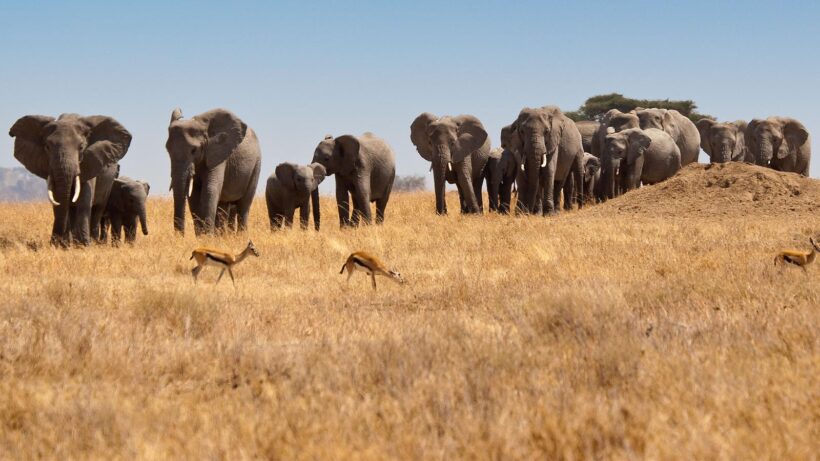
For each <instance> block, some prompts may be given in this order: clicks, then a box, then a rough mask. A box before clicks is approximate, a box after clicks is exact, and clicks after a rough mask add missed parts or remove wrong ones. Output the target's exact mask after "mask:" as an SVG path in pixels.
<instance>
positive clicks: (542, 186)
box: [509, 106, 584, 215]
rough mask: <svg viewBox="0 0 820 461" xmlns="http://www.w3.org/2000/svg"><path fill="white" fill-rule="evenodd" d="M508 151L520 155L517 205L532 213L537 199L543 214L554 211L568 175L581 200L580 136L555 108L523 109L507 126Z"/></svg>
mask: <svg viewBox="0 0 820 461" xmlns="http://www.w3.org/2000/svg"><path fill="white" fill-rule="evenodd" d="M509 127H510V128H509V130H510V137H509V139H510V144H511V145H512V150H513V151H516V152H520V153H521V156H522V165H523V168H524V172H523V175H521V176H522V179H523V180H524V181H523V182H524V183H523V184H522V185H521V186H523V187H520V188H519V193H518V205H519V209H520V210H521V211H523V212H527V213H533V212H535V210H536V209H537V202H538V200H537V199H538V197H539V196H540V197H541V210H542V213H543V214H544V215H547V214H553V213H556V212H557V211H558V207H557V206H556V203H555V202H556V201H557V199H558V197H559V194H560V191H561V189H562V188H563V187H564V182H565V181H566V180H567V178H568V177H569V175H570V174H571V175H573V180H574V181H575V184H576V185H577V187H574V191H575V195H576V197H577V199H578V203H579V204H581V203H582V197H583V158H584V149H583V146H582V144H581V133H580V132H579V131H578V127H576V126H575V123H574V122H573V121H572V120H571V119H570V118H569V117H567V116H566V115H564V114H563V112H561V109H559V108H558V107H555V106H544V107H541V108H536V109H532V108H524V109H522V110H521V112H520V113H519V114H518V118H517V119H516V120H515V121H514V122H513V123H512V124H511V125H509Z"/></svg>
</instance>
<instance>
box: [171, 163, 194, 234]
mask: <svg viewBox="0 0 820 461" xmlns="http://www.w3.org/2000/svg"><path fill="white" fill-rule="evenodd" d="M192 172H193V167H192V166H191V165H186V166H180V167H176V168H172V171H171V189H172V190H173V192H174V230H175V231H177V232H178V233H180V234H184V233H185V204H186V202H187V201H188V197H190V190H191V187H192V186H193V181H194V177H193V174H192Z"/></svg>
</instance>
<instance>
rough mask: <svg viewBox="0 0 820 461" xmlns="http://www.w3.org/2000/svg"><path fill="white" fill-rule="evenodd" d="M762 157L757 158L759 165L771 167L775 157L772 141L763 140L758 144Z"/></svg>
mask: <svg viewBox="0 0 820 461" xmlns="http://www.w3.org/2000/svg"><path fill="white" fill-rule="evenodd" d="M758 146H759V148H760V155H759V156H758V157H757V162H758V165H760V166H769V162H771V161H772V158H773V157H774V143H772V141H771V140H770V139H761V140H760V142H759V143H758Z"/></svg>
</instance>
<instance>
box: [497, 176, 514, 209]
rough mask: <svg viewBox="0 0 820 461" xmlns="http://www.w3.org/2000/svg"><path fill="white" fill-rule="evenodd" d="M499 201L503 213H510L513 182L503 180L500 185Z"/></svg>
mask: <svg viewBox="0 0 820 461" xmlns="http://www.w3.org/2000/svg"><path fill="white" fill-rule="evenodd" d="M498 201H499V203H498V211H499V212H500V213H501V214H509V212H510V203H511V202H512V182H503V183H501V184H500V185H499V187H498Z"/></svg>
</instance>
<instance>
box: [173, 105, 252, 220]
mask: <svg viewBox="0 0 820 461" xmlns="http://www.w3.org/2000/svg"><path fill="white" fill-rule="evenodd" d="M165 148H166V150H167V151H168V155H169V156H170V159H171V190H173V197H174V229H175V230H176V231H177V232H178V233H180V234H183V233H184V232H185V202H186V196H187V201H188V205H189V207H190V210H191V215H192V217H193V220H194V232H195V234H196V235H201V234H209V233H212V232H213V231H214V229H219V230H224V220H221V221H220V222H219V227H217V210H218V209H219V210H221V211H223V212H225V213H227V214H228V216H229V217H230V218H231V220H232V221H231V224H232V225H231V227H233V225H234V224H237V221H238V229H239V230H240V231H244V230H245V229H246V228H247V225H248V213H249V212H250V207H251V202H253V196H254V193H255V192H256V184H257V183H258V182H259V173H260V170H261V167H262V154H261V151H260V149H259V140H258V139H257V138H256V133H254V131H253V129H251V128H249V127H248V126H247V125H246V124H245V122H243V121H242V120H240V119H239V117H237V116H236V115H234V114H233V113H232V112H230V111H228V110H225V109H213V110H210V111H208V112H204V113H202V114H199V115H196V116H194V117H192V118H190V119H183V118H182V110H181V109H179V108H177V109H174V111H173V112H172V113H171V122H170V124H169V125H168V141H167V142H166V143H165ZM233 208H235V211H230V210H231V209H233Z"/></svg>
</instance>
